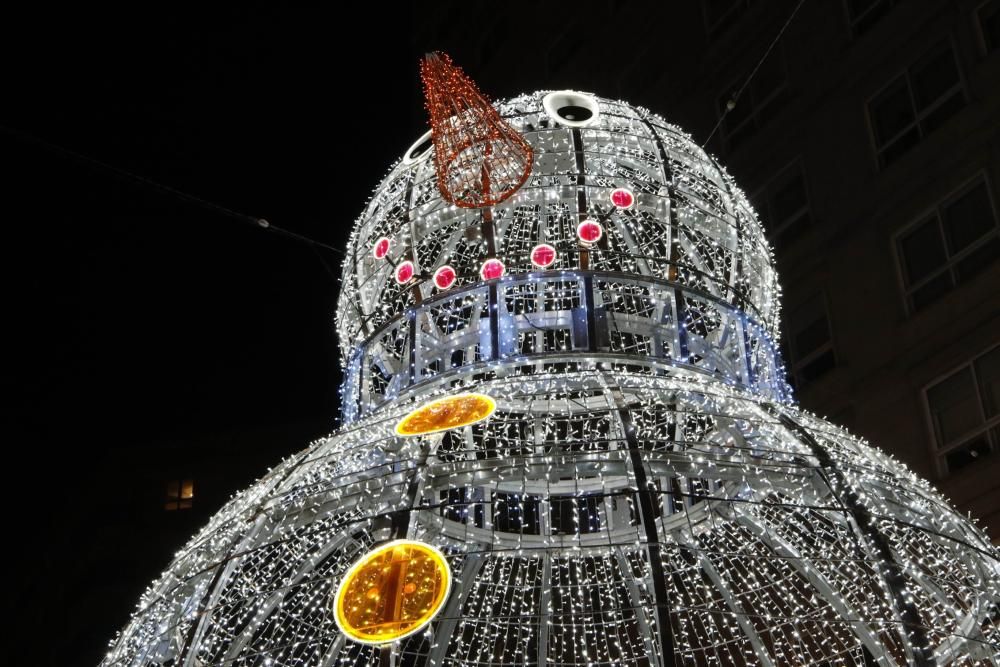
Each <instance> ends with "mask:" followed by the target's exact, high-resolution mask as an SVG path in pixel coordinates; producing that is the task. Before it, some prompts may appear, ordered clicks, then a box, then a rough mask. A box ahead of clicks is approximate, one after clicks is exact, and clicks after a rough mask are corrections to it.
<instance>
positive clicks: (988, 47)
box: [976, 0, 1000, 54]
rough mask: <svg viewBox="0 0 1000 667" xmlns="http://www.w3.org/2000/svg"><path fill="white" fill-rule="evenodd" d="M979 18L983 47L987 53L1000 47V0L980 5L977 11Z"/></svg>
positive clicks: (991, 0) (992, 0)
mask: <svg viewBox="0 0 1000 667" xmlns="http://www.w3.org/2000/svg"><path fill="white" fill-rule="evenodd" d="M976 16H977V18H978V19H979V33H980V35H982V38H983V49H984V50H985V52H986V53H987V54H989V53H992V52H994V51H996V50H997V49H1000V0H990V2H986V3H983V4H982V5H980V7H979V10H978V11H977V12H976Z"/></svg>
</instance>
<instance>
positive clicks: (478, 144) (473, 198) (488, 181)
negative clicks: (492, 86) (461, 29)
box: [420, 53, 532, 208]
mask: <svg viewBox="0 0 1000 667" xmlns="http://www.w3.org/2000/svg"><path fill="white" fill-rule="evenodd" d="M420 78H421V79H422V80H423V83H424V98H425V101H426V107H427V112H428V113H429V114H430V117H431V134H432V136H433V138H434V155H435V157H436V161H437V177H438V189H439V190H440V191H441V196H442V197H443V198H444V199H445V200H446V201H448V202H450V203H452V204H455V205H456V206H460V207H462V208H482V207H484V206H493V205H494V204H499V203H500V202H502V201H504V200H505V199H507V198H508V197H510V196H511V195H512V194H514V193H515V192H517V189H518V188H520V187H521V185H523V184H524V182H525V180H527V178H528V174H530V173H531V160H532V151H531V146H530V145H528V142H527V141H525V139H524V137H522V136H521V134H520V133H519V132H518V131H517V130H515V129H514V128H513V127H511V126H510V125H509V124H508V123H507V122H506V121H504V120H503V119H502V118H501V117H500V114H499V113H497V110H496V109H494V108H493V106H492V105H491V104H490V103H489V101H488V100H487V99H486V98H485V97H484V96H483V95H482V93H480V92H479V89H478V88H477V87H476V84H475V83H473V81H472V80H471V79H469V77H467V76H466V75H465V73H464V72H463V71H462V70H461V68H459V67H457V66H456V65H454V64H453V63H452V62H451V58H449V57H448V56H447V55H446V54H444V53H429V54H427V56H426V57H425V58H424V60H423V62H422V63H421V64H420Z"/></svg>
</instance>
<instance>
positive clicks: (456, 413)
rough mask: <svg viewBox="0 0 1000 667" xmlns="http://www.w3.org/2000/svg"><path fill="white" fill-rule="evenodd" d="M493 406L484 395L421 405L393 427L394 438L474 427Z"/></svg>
mask: <svg viewBox="0 0 1000 667" xmlns="http://www.w3.org/2000/svg"><path fill="white" fill-rule="evenodd" d="M496 409H497V403H496V401H494V400H493V399H492V398H490V397H489V396H486V395H485V394H459V395H457V396H447V397H445V398H439V399H438V400H436V401H432V402H430V403H428V404H427V405H422V406H420V407H419V408H417V409H416V410H414V411H413V412H411V413H410V414H408V415H406V416H405V417H403V418H402V419H401V420H400V422H399V423H398V424H396V435H424V434H425V433H437V432H438V431H448V430H450V429H453V428H459V427H461V426H468V425H469V424H475V423H476V422H481V421H482V420H484V419H486V418H487V417H489V416H490V415H491V414H493V411H494V410H496Z"/></svg>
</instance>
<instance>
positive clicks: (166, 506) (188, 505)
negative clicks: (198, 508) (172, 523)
mask: <svg viewBox="0 0 1000 667" xmlns="http://www.w3.org/2000/svg"><path fill="white" fill-rule="evenodd" d="M171 484H177V495H176V496H174V495H171V491H170V485H171ZM185 484H190V490H191V493H190V495H187V496H185V495H184V487H185ZM164 486H165V487H166V488H165V489H164V492H163V510H164V511H165V512H179V511H182V510H189V509H193V508H194V478H193V477H174V478H170V479H168V480H166V482H165V483H164Z"/></svg>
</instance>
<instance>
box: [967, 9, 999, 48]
mask: <svg viewBox="0 0 1000 667" xmlns="http://www.w3.org/2000/svg"><path fill="white" fill-rule="evenodd" d="M995 1H996V0H983V1H982V2H980V3H979V4H978V5H976V7H975V9H973V10H972V16H973V18H974V20H975V23H976V37H977V40H978V42H979V55H980V57H982V58H988V57H990V56H991V55H993V54H994V53H1000V44H997V45H996V46H994V47H993V48H992V49H991V48H990V45H989V44H987V43H986V31H985V30H983V17H982V11H983V8H984V7H986V6H987V5H988V4H990V3H991V2H995ZM998 11H1000V7H998Z"/></svg>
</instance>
